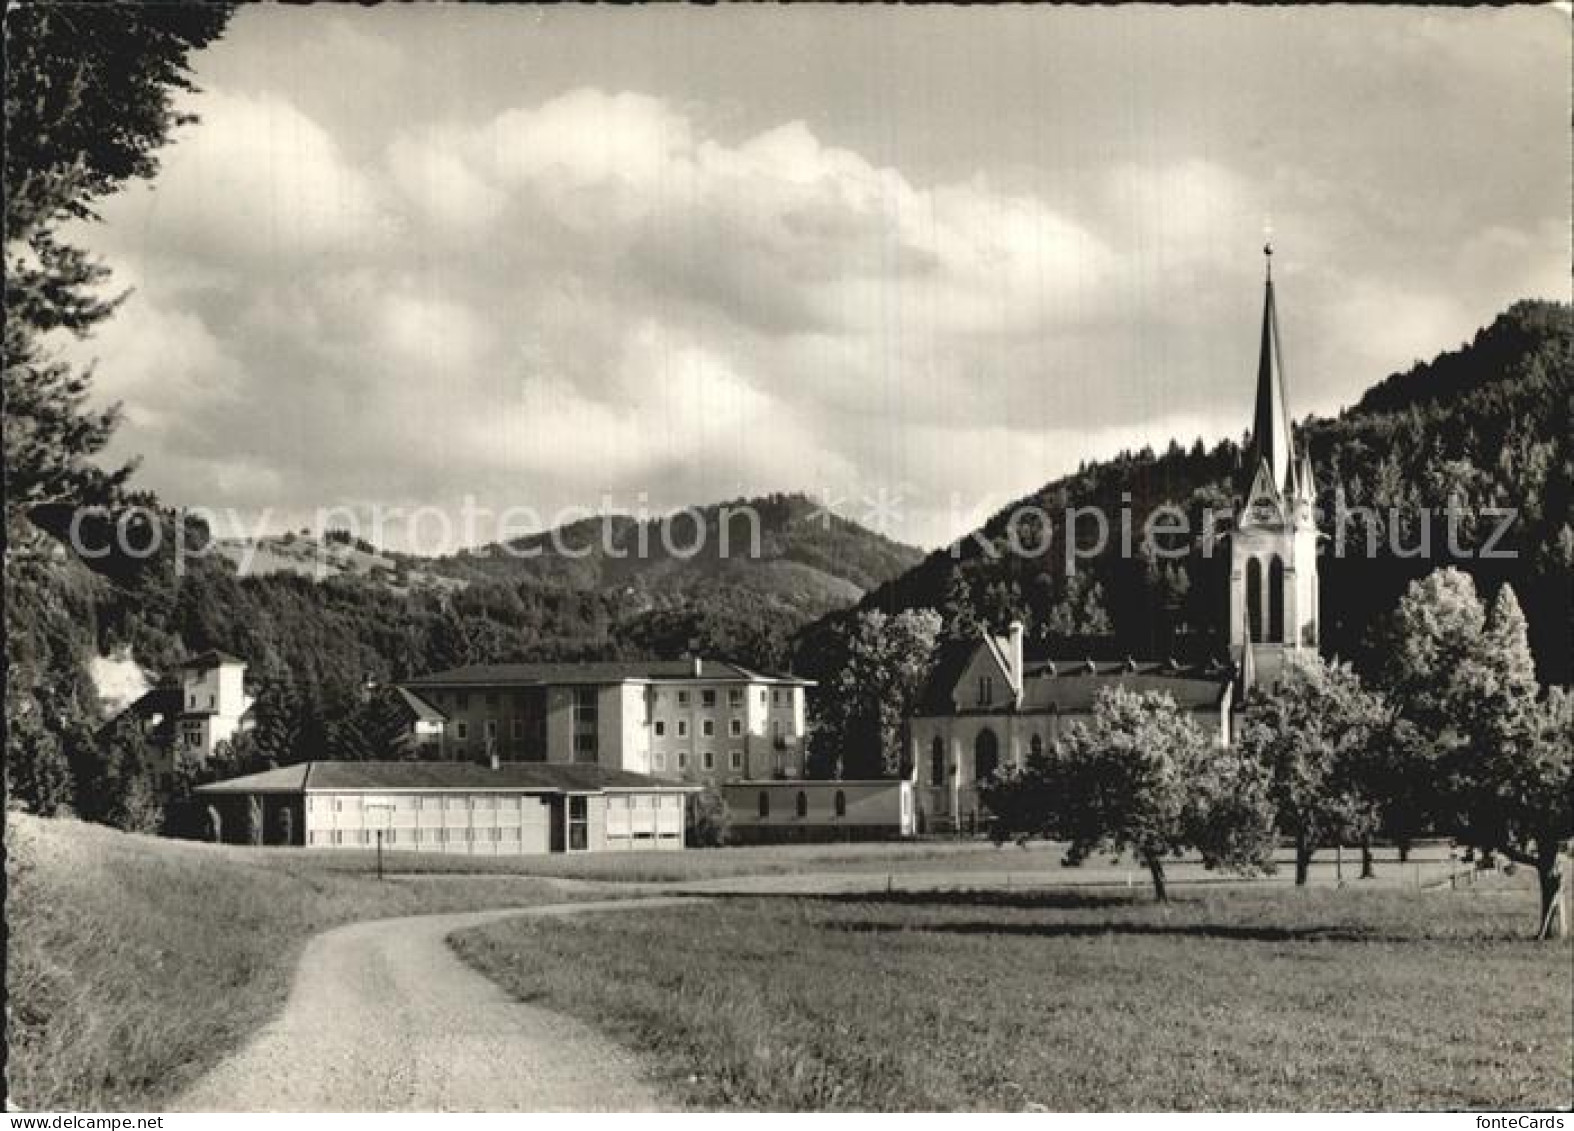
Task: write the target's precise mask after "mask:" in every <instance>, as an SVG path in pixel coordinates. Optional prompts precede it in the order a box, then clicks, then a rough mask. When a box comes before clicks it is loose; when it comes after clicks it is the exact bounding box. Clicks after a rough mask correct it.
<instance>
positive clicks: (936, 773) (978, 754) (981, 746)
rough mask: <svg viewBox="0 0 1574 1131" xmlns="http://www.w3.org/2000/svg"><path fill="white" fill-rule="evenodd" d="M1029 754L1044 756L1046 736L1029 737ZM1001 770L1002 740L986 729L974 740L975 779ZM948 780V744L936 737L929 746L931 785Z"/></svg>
mask: <svg viewBox="0 0 1574 1131" xmlns="http://www.w3.org/2000/svg"><path fill="white" fill-rule="evenodd" d="M1028 754H1029V755H1030V756H1031V757H1034V758H1041V757H1043V755H1044V736H1043V735H1040V734H1033V735H1030V736H1029V737H1028ZM999 768H1000V740H999V739H998V738H996V737H995V732H994V731H992V730H990V729H989V728H988V727H985V728H984V729H983V730H981V731H979V732H978V736H977V737H976V738H974V739H973V777H974V778H975V779H976V780H978V781H983V780H984V779H985V778H987V777H989V776H990V775H992V774H993V773H994V772H995V771H996V770H998V769H999ZM956 769H957V768H956V767H955V766H952V767H951V772H952V773H954V772H956ZM946 778H947V769H946V743H945V739H944V738H942V737H941V736H940V735H938V734H937V735H935V737H934V741H933V742H931V743H930V744H929V784H930V785H944V784H945V783H946Z"/></svg>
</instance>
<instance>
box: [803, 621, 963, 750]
mask: <svg viewBox="0 0 1574 1131" xmlns="http://www.w3.org/2000/svg"><path fill="white" fill-rule="evenodd" d="M939 634H940V617H939V615H938V614H936V613H935V612H933V611H932V610H929V609H914V610H909V611H907V612H904V613H898V614H897V615H896V616H887V615H886V614H885V613H882V612H879V611H875V612H868V613H864V614H862V615H861V616H859V617H858V619H857V620H855V621H854V622H853V623H852V624H851V625H850V626H848V628H847V629H846V630H845V631H844V633H843V634H842V636H841V639H840V641H839V651H840V653H841V657H842V661H843V662H842V664H841V667H840V670H839V672H838V673H837V675H836V677H835V679H834V681H833V682H832V683H831V685H830V686H829V687H822V688H821V693H820V696H819V699H818V701H817V703H816V714H815V720H816V725H815V736H814V737H815V747H816V749H815V756H816V762H817V764H818V766H820V767H823V768H825V769H828V770H829V774H830V776H832V777H836V778H842V777H854V778H858V777H897V776H900V774H901V773H902V771H903V769H904V767H905V763H906V742H905V737H906V728H907V719H908V717H909V716H910V715H911V714H912V711H913V706H914V704H915V703H916V702H917V699H918V695H919V693H920V692H921V691H922V690H923V685H924V681H925V680H926V679H927V678H928V677H929V669H930V663H931V658H932V656H933V654H934V649H935V641H936V638H937V637H938V636H939Z"/></svg>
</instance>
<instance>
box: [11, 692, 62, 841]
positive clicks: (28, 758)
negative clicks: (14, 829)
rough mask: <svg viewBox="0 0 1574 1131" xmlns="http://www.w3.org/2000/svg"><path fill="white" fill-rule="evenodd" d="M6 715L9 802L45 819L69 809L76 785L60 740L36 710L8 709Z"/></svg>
mask: <svg viewBox="0 0 1574 1131" xmlns="http://www.w3.org/2000/svg"><path fill="white" fill-rule="evenodd" d="M7 698H9V695H8V696H7ZM6 715H7V719H8V725H7V727H6V793H7V797H8V799H9V800H10V801H11V802H14V803H17V804H20V805H22V806H23V807H24V808H26V809H28V810H30V811H32V812H34V813H37V814H39V815H40V816H43V817H53V816H55V815H57V814H59V813H61V812H63V811H66V810H68V809H69V808H70V806H71V795H72V792H73V783H72V779H71V767H70V765H69V764H68V763H67V761H66V756H65V753H64V751H62V750H61V748H60V740H59V739H58V738H56V737H55V735H54V734H53V733H52V732H51V731H50V730H49V728H47V727H46V726H44V725H43V723H42V722H41V721H40V719H39V717H38V714H37V712H35V711H32V710H23V711H17V712H12V711H9V710H8V711H7V712H6Z"/></svg>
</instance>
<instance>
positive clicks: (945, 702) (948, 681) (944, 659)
mask: <svg viewBox="0 0 1574 1131" xmlns="http://www.w3.org/2000/svg"><path fill="white" fill-rule="evenodd" d="M978 648H979V641H977V640H947V641H944V642H943V643H942V644H941V645H940V646H939V647H938V648H936V649H935V655H934V663H933V665H932V666H931V667H930V669H929V680H928V682H926V683H925V684H924V689H923V691H921V692H920V693H919V696H918V706H917V708H916V710H915V713H916V714H919V715H949V714H951V713H952V712H953V711H954V710H955V709H956V702H955V700H954V699H953V698H952V692H954V691H955V690H956V685H957V681H958V680H960V679H961V678H962V673H963V672H965V671H967V665H968V664H970V663H972V662H973V653H975V652H976V651H978Z"/></svg>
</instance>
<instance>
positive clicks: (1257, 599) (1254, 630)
mask: <svg viewBox="0 0 1574 1131" xmlns="http://www.w3.org/2000/svg"><path fill="white" fill-rule="evenodd" d="M1246 619H1247V623H1248V624H1249V625H1250V626H1251V636H1252V643H1253V644H1261V643H1262V562H1261V561H1259V560H1258V559H1256V558H1247V559H1246Z"/></svg>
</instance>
